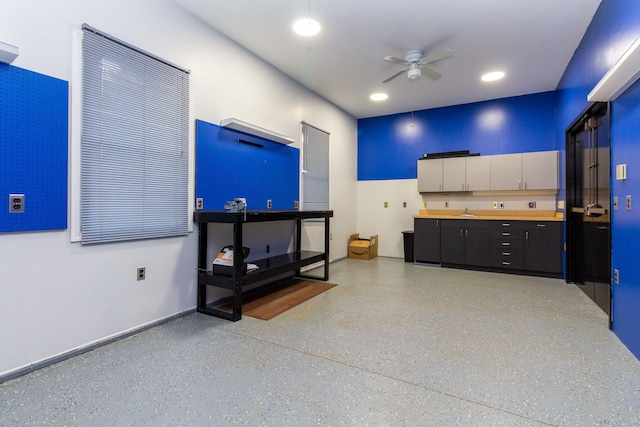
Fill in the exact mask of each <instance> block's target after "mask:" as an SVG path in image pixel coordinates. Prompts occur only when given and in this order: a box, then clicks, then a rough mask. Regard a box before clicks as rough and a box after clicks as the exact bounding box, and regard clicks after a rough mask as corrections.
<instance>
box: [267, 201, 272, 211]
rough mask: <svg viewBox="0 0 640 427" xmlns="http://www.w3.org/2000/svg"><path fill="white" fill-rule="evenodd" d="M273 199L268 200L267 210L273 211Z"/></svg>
mask: <svg viewBox="0 0 640 427" xmlns="http://www.w3.org/2000/svg"><path fill="white" fill-rule="evenodd" d="M271 205H272V203H271V199H269V200H267V209H271Z"/></svg>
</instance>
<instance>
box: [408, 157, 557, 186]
mask: <svg viewBox="0 0 640 427" xmlns="http://www.w3.org/2000/svg"><path fill="white" fill-rule="evenodd" d="M558 158H559V154H558V151H539V152H534V153H515V154H499V155H495V156H468V157H449V158H444V159H428V160H427V159H424V160H418V191H419V192H421V193H441V192H455V191H519V190H556V191H557V190H558V162H559V160H558Z"/></svg>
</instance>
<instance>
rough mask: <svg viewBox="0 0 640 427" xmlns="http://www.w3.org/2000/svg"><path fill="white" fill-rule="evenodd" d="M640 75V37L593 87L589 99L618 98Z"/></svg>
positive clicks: (607, 99)
mask: <svg viewBox="0 0 640 427" xmlns="http://www.w3.org/2000/svg"><path fill="white" fill-rule="evenodd" d="M639 77H640V37H638V38H637V39H636V41H635V42H633V44H632V45H631V47H629V49H627V51H626V52H625V53H624V55H622V57H621V58H620V59H619V60H618V62H616V63H615V65H614V66H613V67H611V69H610V70H609V71H608V72H607V74H605V75H604V77H602V79H601V80H600V81H599V82H598V84H597V85H596V86H595V87H594V88H593V90H592V91H591V92H589V95H587V101H600V102H607V101H611V100H614V99H616V98H617V97H618V96H620V95H622V93H623V92H624V91H625V90H627V89H629V87H630V86H631V85H632V84H634V83H635V82H636V80H638V78H639Z"/></svg>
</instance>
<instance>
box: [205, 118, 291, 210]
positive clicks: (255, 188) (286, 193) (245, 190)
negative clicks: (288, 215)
mask: <svg viewBox="0 0 640 427" xmlns="http://www.w3.org/2000/svg"><path fill="white" fill-rule="evenodd" d="M239 140H242V141H246V142H248V143H242V142H239ZM198 197H202V198H203V199H204V206H203V208H204V209H208V210H222V209H224V204H225V202H227V201H230V200H233V199H235V198H237V197H244V198H246V199H247V207H248V208H249V209H254V210H255V209H267V200H271V202H272V209H293V208H294V202H295V201H296V200H299V197H300V150H298V149H297V148H294V147H289V146H287V145H283V144H279V143H277V142H273V141H269V140H267V139H264V138H259V137H256V136H253V135H249V134H246V133H243V132H238V131H235V130H231V129H227V128H224V127H220V126H218V125H215V124H212V123H207V122H204V121H202V120H196V198H198Z"/></svg>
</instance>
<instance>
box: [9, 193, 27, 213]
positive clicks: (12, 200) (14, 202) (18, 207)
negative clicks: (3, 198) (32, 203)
mask: <svg viewBox="0 0 640 427" xmlns="http://www.w3.org/2000/svg"><path fill="white" fill-rule="evenodd" d="M9 212H10V213H23V212H24V194H9Z"/></svg>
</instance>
